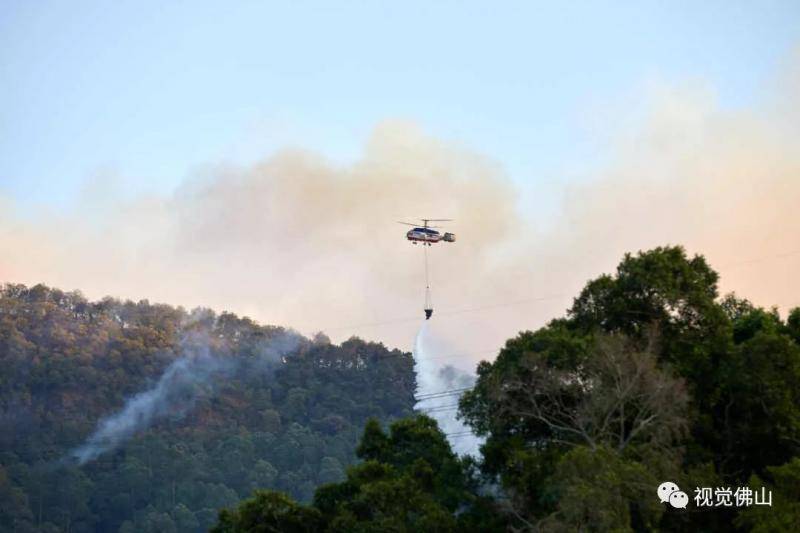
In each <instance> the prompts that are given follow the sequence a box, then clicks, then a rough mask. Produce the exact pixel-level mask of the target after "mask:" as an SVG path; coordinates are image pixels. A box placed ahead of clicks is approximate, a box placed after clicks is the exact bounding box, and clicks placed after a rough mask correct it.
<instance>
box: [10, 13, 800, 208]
mask: <svg viewBox="0 0 800 533" xmlns="http://www.w3.org/2000/svg"><path fill="white" fill-rule="evenodd" d="M566 4H568V5H566ZM798 21H800V5H798V4H797V2H793V1H787V2H771V1H765V2H758V3H756V2H729V1H725V2H713V1H712V2H547V3H545V2H462V1H459V2H402V3H400V4H397V5H395V6H388V5H387V3H385V2H347V1H345V2H306V1H299V2H224V3H222V2H169V3H164V2H143V1H137V2H125V1H123V2H114V3H113V5H109V4H108V2H14V1H7V2H3V5H2V7H0V79H2V80H4V81H3V82H2V84H1V85H0V128H1V129H0V193H2V194H4V195H7V196H9V195H10V196H12V197H14V199H16V200H17V201H20V202H23V203H25V204H26V205H29V206H33V205H35V204H39V203H44V204H47V205H50V206H63V205H64V204H66V203H68V202H70V201H71V200H73V199H74V198H75V197H76V195H78V194H80V192H81V191H82V186H83V185H84V184H85V183H86V182H87V181H91V180H98V179H101V180H105V179H108V176H116V177H117V178H118V181H119V182H120V183H118V184H117V185H118V186H121V187H122V188H123V189H124V190H125V191H128V192H141V191H148V190H157V191H168V190H170V189H171V188H173V187H175V186H176V185H177V184H178V183H180V182H181V181H182V180H183V179H185V178H186V177H187V176H188V175H190V174H191V173H192V172H193V171H195V170H196V169H197V168H198V167H201V166H203V165H205V164H207V163H209V162H219V161H225V162H233V163H241V162H251V161H255V160H257V159H259V158H260V157H262V156H263V155H264V154H265V153H269V152H271V151H274V150H277V149H279V148H282V147H284V146H287V145H300V146H303V147H306V148H312V149H315V150H317V151H319V152H321V153H322V154H324V155H325V156H327V157H329V158H331V159H333V160H335V161H351V160H353V159H355V158H356V157H358V155H359V154H360V153H361V151H362V149H363V144H364V142H365V140H366V139H367V138H368V136H369V134H370V132H371V131H372V129H373V128H374V126H375V124H376V123H378V122H380V121H382V120H385V119H387V118H403V119H412V120H414V121H417V122H418V123H420V124H421V125H422V126H423V127H424V128H425V129H426V131H428V132H430V133H431V134H433V135H436V136H439V137H442V138H447V139H450V140H453V141H457V142H461V143H464V144H465V145H467V146H470V147H473V148H475V149H476V150H479V151H481V152H483V153H486V154H488V155H490V156H491V157H493V158H495V159H497V160H498V161H500V162H501V163H502V164H503V165H504V166H505V168H506V169H507V170H508V172H509V174H510V175H511V176H512V178H513V179H514V180H516V181H518V182H519V183H520V184H522V185H525V186H528V187H531V188H533V189H534V190H536V189H538V188H542V187H547V186H548V185H549V184H552V183H554V182H555V183H557V184H560V183H562V182H563V181H564V180H566V179H570V178H573V179H574V178H575V177H576V174H577V173H578V172H577V171H578V170H580V168H581V167H582V165H586V164H588V163H589V162H590V161H592V160H593V159H596V158H599V157H602V153H601V149H602V139H598V138H597V135H596V132H595V131H593V130H594V129H595V128H594V127H593V126H594V120H595V119H597V115H598V114H600V115H602V113H603V112H604V111H608V110H614V109H619V108H626V107H629V105H630V104H631V102H630V100H631V99H632V96H633V93H634V92H635V91H636V90H637V89H640V88H641V87H642V86H643V85H646V84H647V83H648V82H651V81H653V80H659V79H669V80H672V79H681V80H685V79H690V80H691V79H699V80H702V81H703V82H705V83H708V84H709V85H710V86H711V87H713V89H714V91H716V93H717V94H718V97H719V101H720V103H721V105H723V106H731V107H735V106H740V105H743V104H747V103H749V102H751V101H752V100H753V99H754V98H755V97H756V94H757V91H758V88H759V84H760V83H761V81H762V80H763V79H764V78H765V77H766V76H767V75H768V74H769V73H770V72H771V71H772V70H773V69H774V68H775V67H776V65H777V64H778V62H779V61H780V60H781V59H782V58H783V57H784V56H785V54H786V53H787V50H790V49H791V48H792V47H793V46H796V45H797V43H798V40H800V24H798Z"/></svg>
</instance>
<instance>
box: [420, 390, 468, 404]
mask: <svg viewBox="0 0 800 533" xmlns="http://www.w3.org/2000/svg"><path fill="white" fill-rule="evenodd" d="M468 390H472V387H461V388H459V389H448V390H444V391H441V392H430V393H425V394H420V395H419V396H417V397H416V400H417V401H421V400H430V399H433V398H438V397H440V396H450V395H452V394H458V393H462V392H465V391H468Z"/></svg>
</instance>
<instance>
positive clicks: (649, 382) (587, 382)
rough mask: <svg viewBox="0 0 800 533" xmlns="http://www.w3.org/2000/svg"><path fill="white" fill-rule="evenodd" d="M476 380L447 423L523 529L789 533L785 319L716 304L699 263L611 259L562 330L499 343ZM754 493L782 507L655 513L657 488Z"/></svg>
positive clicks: (726, 302)
mask: <svg viewBox="0 0 800 533" xmlns="http://www.w3.org/2000/svg"><path fill="white" fill-rule="evenodd" d="M478 375H479V377H478V381H477V385H476V387H475V388H474V390H473V391H471V392H469V393H468V394H466V395H465V397H464V398H463V399H462V402H461V407H462V413H463V415H465V417H466V419H467V420H468V422H469V423H470V424H471V425H472V426H473V427H474V428H475V429H476V431H478V432H479V433H480V434H482V435H485V436H486V437H487V442H486V445H485V446H484V449H483V463H482V468H483V471H484V473H485V474H486V476H487V477H488V478H490V479H492V480H495V481H497V482H498V483H499V484H500V485H501V486H502V488H503V490H504V493H505V494H506V495H507V497H508V499H509V503H510V505H511V507H512V508H513V511H514V513H515V516H516V517H517V518H518V520H519V523H520V524H522V525H525V526H527V527H531V528H537V529H538V530H552V531H572V530H577V529H581V530H587V529H589V530H598V531H606V530H616V531H627V530H631V529H636V530H655V529H659V530H667V531H669V530H694V531H712V530H713V531H728V530H730V529H731V527H732V524H733V523H734V522H735V523H736V524H738V525H739V526H740V527H742V528H745V529H746V528H749V527H756V529H758V527H757V526H758V524H759V523H760V520H759V519H763V518H764V517H765V516H767V515H769V517H770V520H772V521H773V523H774V524H780V523H783V524H787V523H791V521H792V520H793V519H794V520H795V521H794V522H793V523H794V525H795V526H796V524H797V522H796V518H797V509H798V497H800V492H798V488H797V485H792V482H793V481H794V482H796V481H797V479H798V478H797V461H798V457H799V456H800V309H794V310H793V311H792V312H791V313H790V315H789V317H788V320H786V321H784V320H782V319H781V318H780V316H779V315H778V313H777V312H776V311H774V310H772V311H766V310H763V309H759V308H756V307H754V306H753V305H751V304H750V303H749V302H747V301H746V300H741V299H738V298H736V297H734V296H727V297H725V298H722V299H720V298H719V297H718V293H717V274H716V273H715V272H714V271H713V270H711V269H710V268H709V266H708V265H707V263H706V261H705V260H704V259H703V258H702V257H700V256H695V257H687V256H686V254H685V252H684V250H683V249H682V248H680V247H667V248H657V249H655V250H652V251H649V252H644V253H640V254H638V255H636V256H631V255H626V256H625V258H624V259H623V261H622V262H621V264H620V265H619V267H618V269H617V272H616V275H614V276H609V275H605V276H601V277H600V278H598V279H596V280H593V281H591V282H589V283H588V284H587V286H586V287H585V288H584V290H583V291H582V292H581V294H580V295H579V296H578V297H577V298H576V299H575V302H574V305H573V306H572V308H571V309H570V310H569V312H568V315H567V317H566V318H563V319H558V320H554V321H552V322H551V323H550V324H548V325H547V326H546V327H543V328H541V329H539V330H538V331H535V332H524V333H521V334H520V335H519V336H518V337H516V338H514V339H511V340H509V341H508V342H507V344H506V345H505V347H504V348H503V349H502V350H501V352H500V354H499V355H498V357H497V359H496V360H495V361H494V362H492V363H487V362H484V363H481V364H480V365H479V367H478ZM781 465H783V466H781ZM764 477H765V478H768V479H773V480H774V483H775V491H776V493H777V494H778V498H779V499H780V500H781V502H783V503H781V504H779V505H775V506H774V507H771V508H755V507H753V508H747V509H746V510H744V509H737V508H736V507H716V508H712V509H697V508H694V509H687V510H681V509H671V508H669V507H668V506H666V505H662V504H659V502H658V500H657V499H656V498H655V488H656V487H657V486H658V484H659V483H661V482H662V481H665V480H671V481H674V482H676V483H677V484H678V485H679V486H680V487H681V488H683V490H684V491H686V492H687V493H688V494H689V495H690V497H691V496H692V494H693V491H694V489H695V488H696V487H734V488H735V487H737V486H747V485H748V484H750V485H755V484H758V483H760V479H761V478H764ZM788 502H794V503H792V504H791V505H789V503H788ZM740 510H742V511H744V512H741V513H739V515H740V516H738V517H737V516H736V515H737V512H738V511H740ZM760 530H780V529H772V528H769V527H768V528H766V529H760ZM785 530H791V529H786V528H785Z"/></svg>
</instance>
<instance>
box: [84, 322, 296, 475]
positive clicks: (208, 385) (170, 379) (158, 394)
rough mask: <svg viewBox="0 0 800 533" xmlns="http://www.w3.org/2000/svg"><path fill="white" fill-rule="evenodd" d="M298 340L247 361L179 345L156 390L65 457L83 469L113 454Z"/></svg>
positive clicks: (274, 342) (264, 347)
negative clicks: (235, 374) (223, 380)
mask: <svg viewBox="0 0 800 533" xmlns="http://www.w3.org/2000/svg"><path fill="white" fill-rule="evenodd" d="M301 339H302V337H300V336H299V335H296V334H293V333H286V334H282V335H279V336H278V337H276V338H274V339H270V340H269V341H268V342H265V343H263V344H261V345H259V346H258V347H257V348H256V350H255V353H254V354H253V357H251V358H247V359H244V358H233V357H230V356H225V355H222V354H219V353H215V352H213V351H212V350H211V348H210V347H209V343H208V342H207V339H203V338H200V337H197V336H193V337H192V338H189V339H184V340H183V341H182V342H181V343H180V350H181V355H180V357H178V359H176V360H175V361H173V362H172V363H171V364H170V365H169V366H168V367H167V368H166V369H165V370H164V373H163V374H161V376H160V377H159V379H158V381H157V382H156V384H155V385H154V386H153V387H151V388H150V389H147V390H145V391H142V392H139V393H137V394H135V395H134V396H132V397H131V398H129V399H128V400H127V401H126V402H125V405H124V406H123V407H122V409H121V410H120V411H119V412H117V413H115V414H113V415H111V416H108V417H106V418H103V419H102V420H100V421H99V422H98V424H97V428H96V429H95V431H94V433H92V434H91V435H90V436H89V438H88V439H86V442H85V443H84V444H83V445H81V446H79V447H78V448H75V449H74V450H72V451H71V452H70V453H69V457H70V458H72V459H74V460H76V461H77V462H78V464H81V465H82V464H85V463H87V462H89V461H92V460H94V459H96V458H97V457H98V456H100V455H102V454H104V453H106V452H108V451H111V450H114V449H115V448H117V447H118V446H120V445H121V444H122V443H123V442H125V441H126V440H128V439H130V438H131V437H132V436H133V435H134V434H136V433H137V432H139V431H142V430H145V429H147V428H148V427H150V425H151V424H153V422H154V421H156V420H157V419H159V418H164V417H167V416H172V417H176V416H183V415H185V414H186V413H187V412H189V411H190V410H191V409H192V408H193V407H194V405H195V404H196V401H197V400H198V399H200V398H204V397H209V396H211V395H213V394H214V392H215V380H216V379H218V378H224V377H227V376H230V375H231V374H233V372H234V371H236V370H237V369H239V368H240V367H242V365H245V364H246V365H247V371H248V373H252V372H254V371H255V372H263V371H266V370H267V369H269V368H271V367H273V366H274V365H275V364H276V363H278V362H280V361H281V360H282V358H283V357H284V356H285V355H287V354H289V353H291V352H293V351H294V350H296V349H297V347H298V346H299V344H300V341H301Z"/></svg>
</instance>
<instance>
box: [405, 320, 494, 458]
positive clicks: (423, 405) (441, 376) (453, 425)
mask: <svg viewBox="0 0 800 533" xmlns="http://www.w3.org/2000/svg"><path fill="white" fill-rule="evenodd" d="M444 351H446V350H443V349H442V346H441V343H440V342H437V341H436V339H435V338H434V337H433V335H432V333H431V323H430V322H428V321H426V322H425V323H423V324H422V327H420V329H419V332H417V337H416V340H415V342H414V372H415V373H416V377H417V391H416V399H417V403H416V405H415V406H414V408H415V409H416V410H417V411H419V412H421V413H424V414H426V415H428V416H429V417H431V418H433V419H434V420H436V422H437V423H438V424H439V428H440V429H441V430H442V431H444V433H445V435H447V440H448V441H449V442H450V446H451V447H452V448H453V451H454V452H456V453H457V454H459V455H473V456H478V453H479V448H480V445H481V444H482V443H483V439H481V438H479V437H476V436H475V435H474V434H472V432H471V429H470V427H469V426H467V425H465V424H464V423H463V422H462V421H461V420H459V419H458V418H456V414H457V412H458V409H457V406H458V400H459V398H460V397H461V395H462V394H463V393H464V391H465V390H467V389H469V388H471V387H472V386H473V385H474V384H475V376H474V375H470V374H467V373H466V372H464V371H463V370H459V369H457V368H455V367H453V366H452V365H449V364H445V363H444V362H443V361H442V358H441V356H440V355H436V354H441V353H442V352H444Z"/></svg>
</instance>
